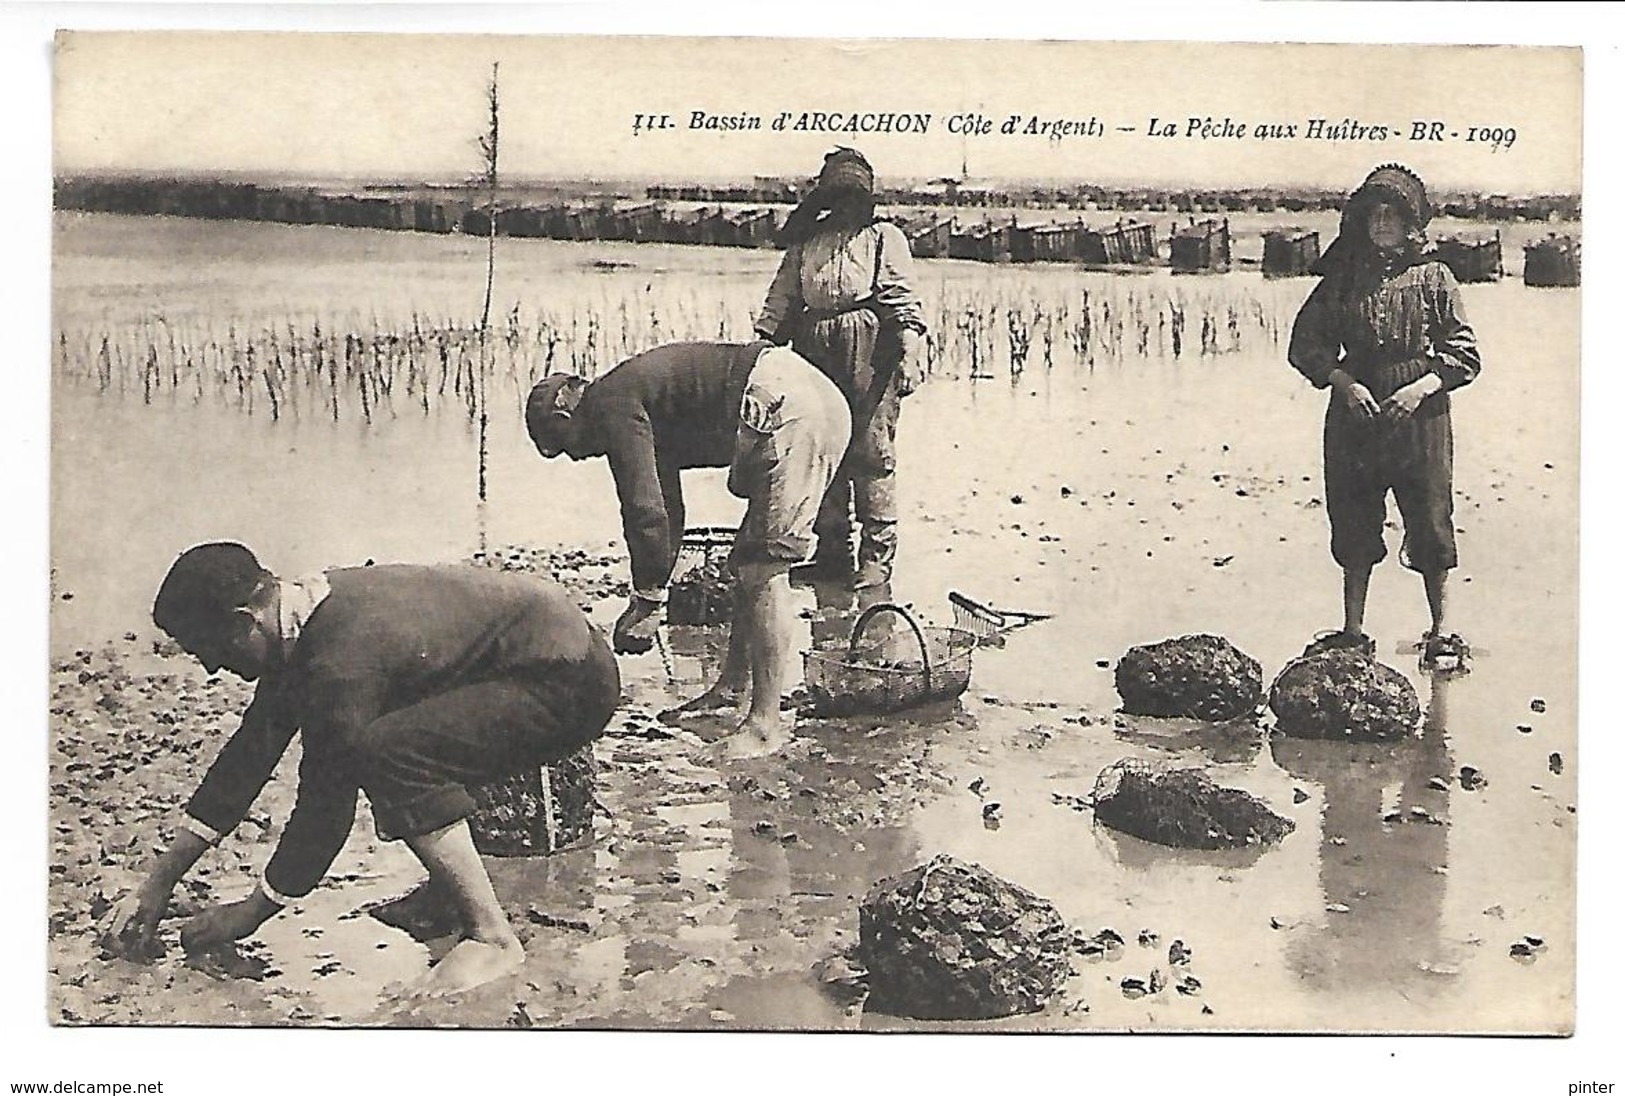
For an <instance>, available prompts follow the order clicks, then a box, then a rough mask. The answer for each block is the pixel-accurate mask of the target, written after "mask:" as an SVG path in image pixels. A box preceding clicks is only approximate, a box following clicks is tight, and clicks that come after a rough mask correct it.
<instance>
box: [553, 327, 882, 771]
mask: <svg viewBox="0 0 1625 1096" xmlns="http://www.w3.org/2000/svg"><path fill="white" fill-rule="evenodd" d="M525 426H526V429H527V430H528V431H529V433H530V437H531V440H532V441H533V442H534V443H535V445H536V449H537V451H538V452H539V453H541V455H542V456H543V457H546V458H549V459H551V458H554V457H557V456H559V455H561V454H568V455H569V456H570V458H571V459H572V460H583V459H585V458H588V457H607V458H608V459H609V469H610V474H611V475H612V476H614V478H615V491H616V494H617V495H618V496H619V498H620V506H621V524H622V527H623V528H624V530H625V534H626V546H627V550H628V552H629V553H630V554H631V557H632V598H631V601H630V603H629V604H628V605H627V607H626V610H625V611H624V612H622V613H621V616H620V619H619V620H617V621H616V622H615V632H614V646H615V650H616V651H618V652H628V653H637V652H641V651H647V650H648V649H649V648H650V647H651V646H653V644H654V638H655V629H656V628H657V627H658V625H659V619H658V616H659V612H660V608H661V606H663V605H664V604H665V602H666V587H667V584H668V583H669V582H670V581H671V573H672V567H673V565H674V564H675V563H676V558H677V550H678V548H679V546H680V545H681V543H682V535H683V490H682V483H681V480H680V477H679V473H680V472H681V471H682V470H683V469H685V468H708V467H709V468H722V467H726V468H727V469H728V490H729V491H730V492H731V493H732V494H734V495H735V496H737V497H738V498H742V499H745V500H746V507H745V517H744V520H743V521H742V522H741V523H740V526H739V532H738V534H737V535H736V536H735V538H734V546H733V552H732V554H731V555H730V557H729V561H728V562H729V568H730V570H732V571H733V573H734V574H735V575H736V576H737V578H738V582H737V584H736V586H735V599H736V601H735V607H734V612H733V618H732V623H731V624H730V628H729V633H728V653H727V656H726V657H725V658H724V660H723V665H722V672H721V675H720V677H719V679H718V681H717V682H716V684H714V685H713V686H712V687H711V688H710V689H709V690H707V691H706V692H705V693H704V694H703V695H702V696H700V697H697V698H695V699H694V700H691V701H689V702H688V703H686V704H684V705H682V706H681V707H679V708H676V709H673V710H672V712H668V713H665V714H666V715H667V716H668V717H674V716H679V715H683V714H687V713H689V712H698V711H709V710H713V709H717V708H725V707H733V706H735V705H737V704H738V703H739V701H740V700H741V698H742V697H743V695H744V693H745V691H746V688H747V686H748V687H749V691H750V705H749V709H748V711H747V712H746V714H745V717H744V719H743V720H742V721H741V722H740V724H739V727H738V731H737V733H735V734H734V735H733V736H731V737H730V738H729V739H728V741H727V744H726V745H725V747H724V748H723V752H724V754H725V755H726V756H729V757H749V756H754V755H757V754H761V753H768V752H771V751H773V750H776V749H778V748H779V747H781V746H783V745H784V744H786V743H787V742H788V741H789V740H790V737H791V734H790V727H789V724H788V722H787V721H786V719H785V717H784V715H783V713H782V712H781V711H780V710H779V709H780V703H781V701H782V699H783V696H784V693H785V689H786V679H787V678H788V676H789V666H790V662H791V651H790V646H791V642H792V639H791V637H792V628H793V622H792V618H791V615H790V606H789V598H790V569H791V567H792V566H793V565H795V564H798V563H800V562H802V561H804V560H805V559H807V557H808V556H809V555H810V554H811V552H812V548H813V522H814V519H815V518H816V516H817V513H818V506H819V502H820V500H822V499H823V497H824V494H825V492H826V491H827V490H828V489H829V485H830V483H831V482H832V481H833V480H834V478H835V474H836V469H837V467H838V466H839V465H840V462H841V456H842V454H843V453H844V452H845V451H846V445H847V441H848V439H849V438H850V435H851V420H850V417H849V414H848V411H847V407H846V402H845V401H844V400H843V399H842V398H841V393H840V391H839V390H837V389H836V387H835V386H834V385H833V384H831V383H830V381H829V380H828V379H827V378H826V377H825V376H824V375H823V374H821V373H820V372H819V371H818V370H817V369H815V368H814V367H813V366H812V365H811V364H810V363H809V362H807V361H806V360H805V359H803V358H802V357H801V356H800V355H798V354H797V353H796V352H795V351H793V350H790V349H789V348H787V347H775V346H772V345H770V344H768V343H765V342H754V343H716V342H691V343H672V344H669V345H667V346H658V347H655V348H654V349H653V350H648V351H645V352H644V353H642V354H638V355H635V356H634V357H631V358H628V359H627V360H626V361H624V362H621V363H620V364H619V365H617V366H615V367H614V368H613V369H611V370H609V372H607V373H605V374H604V375H603V376H602V377H600V378H598V379H597V380H595V381H593V382H591V383H590V384H589V383H588V382H587V381H585V380H583V379H582V378H580V377H576V376H571V375H569V374H564V373H555V374H553V375H551V376H549V377H545V378H543V379H542V380H541V382H539V383H538V384H537V385H536V387H535V388H534V389H532V390H531V394H530V398H529V401H528V402H527V404H526V408H525Z"/></svg>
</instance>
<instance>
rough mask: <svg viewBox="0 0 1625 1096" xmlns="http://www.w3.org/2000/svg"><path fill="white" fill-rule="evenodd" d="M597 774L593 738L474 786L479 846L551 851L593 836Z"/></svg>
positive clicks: (514, 852) (511, 852)
mask: <svg viewBox="0 0 1625 1096" xmlns="http://www.w3.org/2000/svg"><path fill="white" fill-rule="evenodd" d="M596 775H597V764H596V763H595V762H594V760H593V752H592V745H591V744H590V743H589V744H588V745H586V746H584V747H582V748H581V749H580V750H577V751H576V752H575V753H573V754H571V755H570V756H569V757H566V758H563V759H562V760H559V761H555V762H554V763H553V764H552V765H546V766H538V767H536V768H532V769H526V770H524V771H523V772H520V773H517V774H515V775H514V776H511V777H509V778H508V779H506V780H499V781H496V782H495V783H492V784H486V785H483V786H480V787H474V788H470V789H469V792H470V794H472V795H473V797H474V812H473V813H472V814H470V815H469V816H468V828H469V831H470V833H471V834H472V835H473V838H474V847H475V849H477V850H478V851H479V852H480V853H481V854H482V855H484V856H548V855H551V854H552V853H555V852H559V851H560V850H562V849H566V848H569V847H571V846H572V845H575V844H578V843H580V842H581V841H583V840H585V839H587V838H589V837H591V836H592V831H593V814H594V808H595V807H596V806H597V798H596V796H595V795H594V794H593V785H594V778H595V777H596Z"/></svg>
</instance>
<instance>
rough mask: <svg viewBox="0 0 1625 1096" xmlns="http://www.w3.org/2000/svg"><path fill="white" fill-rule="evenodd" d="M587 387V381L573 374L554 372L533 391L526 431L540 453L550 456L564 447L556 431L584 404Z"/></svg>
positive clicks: (527, 408)
mask: <svg viewBox="0 0 1625 1096" xmlns="http://www.w3.org/2000/svg"><path fill="white" fill-rule="evenodd" d="M586 386H587V382H586V381H584V380H582V379H581V378H580V377H578V376H576V375H575V374H573V373H550V374H548V375H547V376H545V377H543V378H542V379H541V380H539V381H537V382H536V387H535V388H532V389H531V390H530V398H529V399H527V400H526V401H525V432H526V433H528V434H529V435H530V440H531V442H532V443H534V444H535V446H536V450H537V452H539V453H541V454H542V455H543V456H546V455H547V453H548V451H549V450H552V451H553V452H554V453H557V452H558V451H559V450H561V449H562V448H563V447H564V446H563V444H562V441H561V439H560V438H559V436H558V432H557V430H556V429H555V428H556V427H557V426H558V424H559V422H560V421H561V420H563V419H567V418H569V417H570V413H571V412H573V411H574V410H575V406H576V404H577V403H579V402H580V400H579V398H578V396H579V392H580V390H581V389H583V388H585V387H586Z"/></svg>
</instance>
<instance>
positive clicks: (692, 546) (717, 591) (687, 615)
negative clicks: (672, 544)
mask: <svg viewBox="0 0 1625 1096" xmlns="http://www.w3.org/2000/svg"><path fill="white" fill-rule="evenodd" d="M733 546H734V530H732V529H729V528H727V527H726V526H715V525H711V526H703V527H700V528H696V529H687V530H684V532H683V540H682V543H681V544H679V545H678V547H677V562H676V564H675V565H674V566H673V567H672V581H671V588H670V590H669V592H668V594H667V599H666V623H667V624H686V625H697V626H704V625H708V624H723V623H726V622H727V621H728V620H729V619H731V618H732V616H733V589H734V576H733V573H732V572H731V571H730V570H729V569H728V556H729V554H730V553H731V552H732V551H733Z"/></svg>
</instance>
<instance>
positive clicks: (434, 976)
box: [418, 936, 525, 996]
mask: <svg viewBox="0 0 1625 1096" xmlns="http://www.w3.org/2000/svg"><path fill="white" fill-rule="evenodd" d="M524 961H525V949H524V946H523V945H521V944H520V943H519V938H518V937H517V936H510V937H509V938H507V939H506V940H502V941H493V942H488V941H485V940H464V941H462V942H461V943H459V944H458V945H457V946H456V947H454V948H452V949H451V950H450V951H448V952H447V953H446V957H445V958H444V959H442V960H440V962H438V963H436V964H435V965H434V969H433V970H431V971H429V973H428V975H427V976H426V977H425V978H424V979H423V981H422V983H421V984H420V985H419V987H418V992H420V993H424V994H429V995H434V996H442V995H445V994H450V993H463V992H465V991H466V990H471V989H473V988H475V987H476V986H483V985H484V984H485V983H487V982H491V981H495V980H496V979H498V978H501V977H502V976H503V975H507V974H512V973H513V972H514V971H516V970H518V969H519V968H520V966H521V965H523V963H524Z"/></svg>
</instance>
